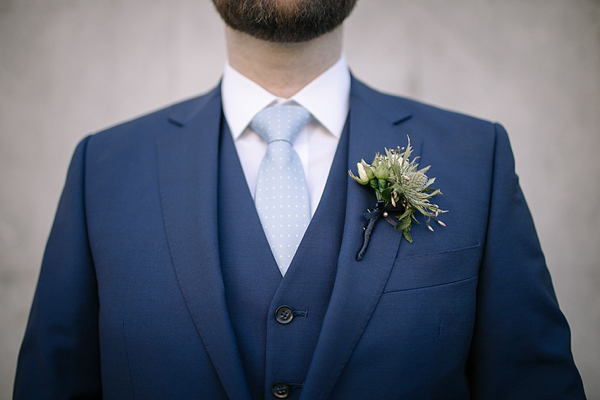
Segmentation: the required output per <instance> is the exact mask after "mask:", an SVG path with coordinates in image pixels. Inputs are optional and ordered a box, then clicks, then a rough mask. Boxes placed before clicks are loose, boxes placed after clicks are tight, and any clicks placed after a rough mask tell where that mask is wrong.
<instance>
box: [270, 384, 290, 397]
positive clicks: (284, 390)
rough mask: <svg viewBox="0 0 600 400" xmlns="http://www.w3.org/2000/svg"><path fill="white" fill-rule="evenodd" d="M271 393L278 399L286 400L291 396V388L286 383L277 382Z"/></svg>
mask: <svg viewBox="0 0 600 400" xmlns="http://www.w3.org/2000/svg"><path fill="white" fill-rule="evenodd" d="M271 392H273V396H275V397H277V398H278V399H285V398H287V397H288V396H289V395H290V387H289V386H288V384H287V383H285V382H275V384H274V385H273V388H272V389H271Z"/></svg>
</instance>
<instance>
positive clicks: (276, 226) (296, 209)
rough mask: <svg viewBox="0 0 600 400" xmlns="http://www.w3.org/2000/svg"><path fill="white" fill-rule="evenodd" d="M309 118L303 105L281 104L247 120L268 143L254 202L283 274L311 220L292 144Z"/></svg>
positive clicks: (259, 172)
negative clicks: (250, 120) (249, 120)
mask: <svg viewBox="0 0 600 400" xmlns="http://www.w3.org/2000/svg"><path fill="white" fill-rule="evenodd" d="M310 118H311V115H310V113H309V112H308V111H307V110H306V109H304V108H303V107H301V106H296V105H284V106H275V107H268V108H265V109H263V110H262V111H260V112H259V113H258V114H256V116H255V117H254V119H253V120H252V122H251V123H250V128H251V129H252V130H253V131H255V132H256V133H258V134H259V135H260V136H261V137H262V138H263V139H264V140H265V141H266V142H267V143H268V146H267V154H265V157H264V158H263V160H262V162H261V164H260V169H259V171H258V180H257V183H256V192H255V195H254V203H255V204H256V210H257V211H258V215H259V216H260V222H261V223H262V226H263V229H264V231H265V235H266V236H267V240H268V241H269V245H270V246H271V251H272V252H273V256H274V257H275V261H276V262H277V265H278V266H279V270H280V271H281V274H282V275H285V273H286V272H287V269H288V268H289V266H290V263H291V262H292V259H293V258H294V254H295V253H296V249H297V248H298V246H299V245H300V241H301V240H302V236H304V232H305V231H306V228H307V226H308V224H309V222H310V200H309V197H308V187H307V185H306V179H305V177H304V170H303V168H302V163H301V162H300V157H298V153H296V150H294V147H293V146H292V142H293V141H294V139H295V138H296V136H297V135H298V133H300V131H301V130H302V129H304V127H305V126H306V124H308V121H310Z"/></svg>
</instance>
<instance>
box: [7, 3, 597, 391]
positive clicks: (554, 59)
mask: <svg viewBox="0 0 600 400" xmlns="http://www.w3.org/2000/svg"><path fill="white" fill-rule="evenodd" d="M222 30H223V27H222V23H221V22H220V20H219V18H218V16H217V14H216V13H215V11H214V10H213V7H212V4H211V3H210V2H209V1H208V0H103V1H97V0H96V1H93V0H0V187H1V189H0V399H7V398H9V397H10V394H11V391H12V380H13V377H14V369H15V362H16V357H17V352H18V348H19V344H20V340H21V338H22V335H23V331H24V329H25V324H26V320H27V315H28V310H29V307H30V303H31V299H32V296H33V291H34V287H35V283H36V279H37V274H38V271H39V264H40V260H41V257H42V251H43V247H44V243H45V240H46V237H47V235H48V232H49V229H50V226H51V223H52V218H53V214H54V211H55V208H56V205H57V202H58V197H59V194H60V191H61V188H62V185H63V183H64V177H65V172H66V168H67V165H68V161H69V158H70V155H71V152H72V151H73V149H74V147H75V145H76V143H77V142H78V141H79V139H80V138H82V136H83V135H85V134H86V133H89V132H94V131H97V130H100V129H102V128H104V127H106V126H109V125H112V124H115V123H117V122H119V121H123V120H125V119H128V118H132V117H134V116H136V115H139V114H142V113H146V112H148V111H150V110H153V109H156V108H159V107H161V106H163V105H166V104H168V103H170V102H174V101H176V100H179V99H182V98H185V97H189V96H192V95H195V94H197V93H200V92H203V91H206V90H208V89H209V88H211V87H212V86H213V85H214V84H215V82H216V81H217V80H218V79H219V76H220V71H221V69H222V65H223V62H224V57H225V49H224V40H223V37H222ZM345 49H346V54H347V57H348V59H349V63H350V65H351V67H352V69H353V72H354V73H355V74H356V75H357V76H358V77H360V78H362V79H363V80H365V81H367V82H368V83H370V84H371V85H372V86H375V87H376V88H378V89H381V90H383V91H387V92H392V93H396V94H402V95H405V96H410V97H414V98H417V99H420V100H423V101H426V102H430V103H434V104H437V105H439V106H442V107H445V108H450V109H454V110H459V111H463V112H468V113H470V114H473V115H477V116H480V117H483V118H486V119H491V120H497V121H500V122H502V123H503V124H504V125H505V126H506V128H507V129H508V132H509V135H510V137H511V140H512V145H513V150H514V153H515V157H516V162H517V172H518V174H519V175H520V178H521V184H522V187H523V190H524V192H525V195H526V197H527V199H528V202H529V205H530V208H531V211H532V213H533V216H534V219H535V222H536V226H537V228H538V232H539V236H540V239H541V242H542V246H543V248H544V251H545V253H546V258H547V261H548V265H549V268H550V270H551V273H552V275H553V279H554V284H555V288H556V292H557V295H558V298H559V302H560V303H561V306H562V308H563V310H564V312H565V314H566V316H567V319H568V320H569V322H570V324H571V327H572V334H573V335H572V341H573V352H574V354H575V359H576V362H577V364H578V366H579V368H580V371H581V373H582V375H583V378H584V382H585V385H586V390H587V393H588V396H589V398H590V399H600V382H599V380H598V379H597V376H598V373H599V371H600V368H599V367H600V333H599V332H600V297H599V296H598V295H597V288H598V285H599V284H600V268H599V267H600V239H599V238H598V232H599V226H600V218H599V213H598V206H597V205H598V197H599V196H600V179H599V171H600V157H599V156H598V152H599V150H600V132H599V131H600V128H599V127H600V1H598V0H503V1H497V0H452V1H449V0H420V1H408V0H387V1H386V0H362V1H359V5H358V7H357V9H356V10H355V12H354V14H353V15H352V16H351V17H350V19H349V21H348V23H347V27H346V46H345Z"/></svg>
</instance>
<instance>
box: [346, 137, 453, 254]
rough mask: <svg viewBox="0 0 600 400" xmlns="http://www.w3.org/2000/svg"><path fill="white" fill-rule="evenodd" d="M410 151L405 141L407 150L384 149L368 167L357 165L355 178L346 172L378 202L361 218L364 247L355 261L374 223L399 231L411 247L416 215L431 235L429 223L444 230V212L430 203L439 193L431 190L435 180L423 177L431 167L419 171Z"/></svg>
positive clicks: (400, 148)
mask: <svg viewBox="0 0 600 400" xmlns="http://www.w3.org/2000/svg"><path fill="white" fill-rule="evenodd" d="M412 151H413V149H412V147H411V145H410V138H408V144H407V145H406V148H404V147H398V148H397V149H391V150H388V149H385V155H382V154H379V153H377V154H376V155H375V159H373V162H372V163H371V164H367V163H366V162H365V160H361V161H360V162H359V163H357V164H356V167H357V169H358V176H355V175H354V174H353V173H352V171H348V173H349V174H350V177H351V178H352V179H354V180H355V181H357V182H358V183H360V184H361V185H368V186H370V187H371V188H373V190H374V191H375V197H376V198H377V202H376V203H375V207H374V209H373V210H370V209H367V212H366V213H365V214H364V215H365V218H366V219H367V220H368V223H367V226H366V227H365V228H364V233H363V234H364V236H363V244H362V247H361V248H360V251H359V252H358V255H357V256H356V260H357V261H360V260H361V259H362V258H363V256H364V255H365V252H366V251H367V246H368V245H369V240H370V238H371V233H373V229H374V228H375V223H376V222H377V221H378V220H379V218H381V217H383V218H384V219H385V220H386V221H387V222H388V223H389V224H390V225H392V226H393V227H394V228H396V229H398V230H401V231H402V235H403V236H404V238H405V239H406V240H407V241H408V242H410V243H412V237H411V235H410V228H411V224H412V223H413V222H416V223H417V224H418V223H419V222H418V221H417V218H416V217H415V212H417V211H418V212H419V213H421V214H422V215H423V216H424V217H425V225H427V228H429V230H430V231H433V228H432V227H431V220H432V219H433V220H434V221H436V222H437V223H438V224H440V225H441V226H446V225H445V224H444V223H443V222H442V221H440V220H439V219H438V216H439V214H441V213H445V212H447V210H442V209H440V208H439V207H438V205H437V204H433V203H431V202H430V201H429V199H431V198H432V197H433V196H435V195H438V194H441V193H442V192H441V191H440V190H439V189H434V188H432V187H431V185H432V184H433V183H434V182H435V178H429V177H427V175H426V174H425V173H426V172H427V171H428V170H429V168H430V167H431V166H427V167H425V168H421V169H419V164H418V163H417V159H418V158H419V157H414V158H413V159H412V160H410V157H411V155H412Z"/></svg>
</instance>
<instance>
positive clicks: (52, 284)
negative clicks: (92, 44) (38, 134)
mask: <svg viewBox="0 0 600 400" xmlns="http://www.w3.org/2000/svg"><path fill="white" fill-rule="evenodd" d="M223 124H224V121H223V116H222V111H221V100H220V89H219V88H218V87H217V88H216V89H214V90H213V91H211V92H210V93H208V94H206V95H204V96H201V97H198V98H195V99H191V100H188V101H186V102H183V103H180V104H177V105H174V106H171V107H168V108H166V109H163V110H160V111H157V112H155V113H152V114H150V115H147V116H145V117H142V118H139V119H136V120H133V121H130V122H127V123H124V124H121V125H118V126H116V127H113V128H110V129H108V130H106V131H104V132H101V133H97V134H95V135H92V136H88V137H86V138H85V139H84V140H83V141H82V142H81V143H80V144H79V146H78V147H77V149H76V150H75V154H74V156H73V160H72V162H71V166H70V168H69V172H68V176H67V182H66V185H65V189H64V191H63V194H62V197H61V201H60V204H59V207H58V211H57V214H56V218H55V222H54V226H53V228H52V231H51V234H50V237H49V240H48V244H47V248H46V252H45V256H44V260H43V264H42V269H41V272H40V278H39V282H38V286H37V290H36V294H35V299H34V302H33V306H32V310H31V314H30V319H29V323H28V327H27V331H26V334H25V338H24V341H23V345H22V348H21V352H20V356H19V365H18V369H17V376H16V381H15V392H14V396H15V398H17V399H29V398H76V397H86V398H100V397H104V398H107V399H134V398H137V399H184V398H185V399H192V398H203V399H225V398H229V399H251V398H262V397H263V396H264V398H272V394H271V393H270V392H269V388H270V386H271V385H272V384H273V383H274V382H272V381H271V380H274V379H288V378H287V377H286V376H283V377H279V376H276V374H277V371H276V369H277V368H274V367H273V368H271V366H272V365H282V364H283V363H285V360H286V357H285V353H281V351H272V349H273V348H271V347H269V346H271V345H274V346H275V347H277V348H282V349H290V350H289V352H290V353H289V360H299V361H297V362H296V364H297V365H298V366H299V367H298V368H297V369H294V368H293V367H290V368H289V369H288V370H287V371H283V372H284V373H285V374H288V375H289V376H290V378H289V379H292V378H293V379H298V380H299V382H288V383H294V384H298V387H296V388H295V389H293V392H292V393H293V396H294V398H299V399H311V400H318V399H371V398H385V399H417V398H418V399H466V398H474V399H502V400H505V399H551V398H560V399H582V398H584V393H583V387H582V384H581V379H580V377H579V374H578V372H577V369H576V367H575V365H574V363H573V358H572V355H571V350H570V333H569V328H568V325H567V323H566V321H565V318H564V316H563V315H562V313H561V312H560V310H559V308H558V305H557V301H556V297H555V295H554V291H553V289H552V284H551V280H550V276H549V274H548V271H547V268H546V265H545V261H544V257H543V254H542V252H541V249H540V246H539V243H538V240H537V237H536V234H535V229H534V226H533V222H532V219H531V216H530V213H529V211H528V208H527V205H526V203H525V200H524V198H523V195H522V192H521V190H520V188H519V185H518V179H517V176H516V175H515V172H514V160H513V156H512V152H511V149H510V145H509V141H508V137H507V135H506V132H505V131H504V129H503V128H502V127H501V126H500V125H497V124H493V123H490V122H486V121H482V120H479V119H476V118H472V117H468V116H465V115H460V114H456V113H452V112H448V111H444V110H440V109H437V108H434V107H431V106H428V105H424V104H421V103H418V102H414V101H411V100H408V99H404V98H399V97H394V96H388V95H385V94H381V93H379V92H376V91H374V90H372V89H370V88H368V87H367V86H365V85H364V84H362V83H361V82H359V81H357V80H356V79H354V78H353V80H352V86H351V98H350V112H349V116H348V121H347V122H346V125H347V126H346V128H345V133H344V135H346V136H347V137H346V138H345V139H344V137H343V138H342V139H343V140H347V151H346V154H343V158H344V163H346V167H345V168H341V167H339V168H337V167H336V168H332V172H333V173H334V174H335V176H330V177H329V181H328V184H327V185H328V186H329V185H330V183H331V184H336V185H338V186H336V187H338V188H341V189H338V190H336V192H335V193H330V194H329V195H327V196H326V195H325V194H324V197H323V199H322V201H321V204H320V205H319V209H318V210H317V212H316V213H315V217H314V218H313V220H312V221H311V225H309V227H308V229H307V235H309V233H310V232H311V230H315V231H321V230H322V231H323V232H330V233H328V235H327V236H324V237H322V238H320V239H321V240H322V241H329V242H331V243H330V244H329V245H328V246H327V247H328V248H327V249H326V250H325V251H326V254H323V251H324V250H323V248H322V247H321V246H316V247H314V248H311V246H306V248H305V249H304V250H302V253H300V252H299V253H298V254H297V256H302V257H303V258H302V259H301V258H298V260H294V261H292V265H291V266H290V270H289V271H288V274H286V277H285V278H284V279H282V280H281V281H280V282H279V283H278V281H277V277H276V276H275V275H274V273H275V272H276V270H274V268H275V266H274V265H273V264H272V263H271V262H272V261H268V260H269V257H268V256H267V254H266V252H262V253H261V255H258V256H257V257H259V258H260V257H262V259H264V260H265V265H264V267H265V269H266V270H265V271H261V272H260V273H257V274H247V272H246V271H244V270H242V269H240V268H239V267H240V265H236V263H237V262H238V261H239V262H244V263H246V265H248V266H249V267H250V268H259V267H260V265H252V262H253V261H252V259H249V260H247V261H243V260H244V259H245V258H244V256H245V253H244V249H246V250H247V249H248V248H249V247H253V248H255V249H260V248H261V246H262V247H263V248H264V244H265V241H266V239H265V238H264V234H262V235H263V237H261V236H260V235H261V232H260V230H257V229H256V224H255V223H256V221H257V219H258V216H257V215H256V214H255V213H256V211H255V210H253V209H252V208H251V207H248V206H247V201H248V200H249V199H248V196H249V194H248V193H247V187H246V188H244V187H243V184H242V183H241V178H240V171H239V169H238V168H239V166H235V165H234V164H231V165H229V164H228V165H229V166H228V167H227V168H233V169H232V171H235V170H237V175H238V177H237V178H236V179H234V180H233V181H232V182H233V184H234V185H236V186H241V187H240V188H239V191H240V193H241V195H240V196H241V199H242V200H243V201H245V202H246V204H245V205H244V206H243V208H244V210H246V212H244V213H240V212H237V211H238V210H237V209H236V207H235V202H232V201H231V198H230V197H231V196H233V195H234V194H235V193H237V190H236V187H226V188H225V187H223V185H225V184H227V183H228V178H225V177H223V176H221V175H220V174H222V172H223V170H225V167H224V166H223V162H224V160H223V154H224V153H223V151H225V150H224V149H223V148H222V145H223V143H222V141H221V140H220V138H222V137H223V135H222V134H221V133H222V132H223V131H225V128H224V127H223ZM407 135H409V136H410V140H411V144H412V145H413V147H414V154H415V155H418V156H420V159H419V162H420V164H421V165H422V166H426V165H430V164H431V165H432V168H431V169H430V172H429V173H430V175H432V176H435V177H436V178H437V180H436V186H437V187H439V188H441V189H442V192H443V196H441V197H439V198H436V202H437V203H438V204H439V205H440V207H441V208H442V209H447V210H449V212H448V213H447V214H444V216H443V220H444V222H445V223H446V225H447V226H446V227H445V228H442V227H440V228H439V229H436V231H435V232H430V231H428V230H427V229H426V227H425V226H424V224H421V225H416V226H414V227H413V229H412V231H411V234H412V236H413V240H414V241H413V243H408V242H406V241H405V240H403V239H402V234H401V232H399V231H397V230H394V229H393V228H392V227H391V226H390V225H389V224H387V223H385V222H384V221H380V222H379V223H378V225H377V226H376V228H375V230H374V232H373V235H372V237H371V243H370V245H369V248H368V250H367V253H366V255H365V257H364V258H363V259H362V260H361V261H356V253H357V252H358V250H359V248H360V246H361V243H362V231H363V227H364V225H365V218H364V216H363V213H364V212H365V210H366V209H367V208H369V207H373V205H374V203H375V198H374V194H373V192H372V190H370V189H369V188H368V187H365V186H361V185H359V184H357V183H356V182H354V181H353V180H351V179H350V178H348V176H347V175H346V173H347V172H346V171H347V170H348V169H350V168H353V169H354V168H355V163H356V162H357V161H359V160H360V159H365V160H370V159H372V157H373V156H374V154H375V153H376V152H382V151H383V149H384V148H385V147H387V148H395V147H396V146H405V145H406V142H407ZM343 140H341V141H340V143H343ZM230 145H231V143H230ZM339 150H340V149H338V152H339ZM220 154H221V157H220V156H219V155H220ZM227 154H228V157H227V158H233V160H231V162H232V163H235V162H239V161H237V160H235V157H234V156H233V154H234V153H233V151H232V150H231V148H230V149H229V150H228V153H227ZM220 158H221V159H220ZM336 158H337V159H339V157H338V155H336ZM336 161H339V160H336ZM336 161H334V165H335V164H336ZM339 175H343V177H340V176H339ZM336 182H337V183H336ZM339 182H342V183H341V185H340V184H339ZM327 190H328V188H327V187H326V189H325V193H327ZM227 193H230V194H227ZM232 193H233V194H232ZM220 195H221V196H225V195H227V198H219V196H220ZM244 198H245V200H244ZM224 206H227V207H226V209H224V208H223V207H224ZM321 207H322V208H321ZM319 213H321V214H322V215H320V216H319ZM328 213H331V215H329V214H328ZM252 221H254V223H252ZM319 221H320V223H319V225H317V222H319ZM238 231H239V232H246V231H248V232H252V234H251V235H247V236H248V237H245V238H244V239H243V240H246V241H247V243H244V244H243V245H239V246H238V245H236V242H235V240H234V239H235V238H236V236H239V232H238ZM307 238H309V236H307ZM223 241H226V243H227V244H228V245H227V247H226V248H225V247H223V245H224V243H225V242H223ZM261 243H262V244H261ZM255 244H256V246H254V245H255ZM240 260H241V261H240ZM313 260H315V262H317V260H325V262H326V264H327V265H325V266H324V267H323V268H324V269H323V274H324V277H322V279H323V281H322V282H319V283H316V285H317V286H318V287H319V288H320V289H321V290H320V291H319V293H318V294H314V293H312V292H311V290H313V287H312V285H311V283H310V280H307V279H306V277H303V276H302V274H303V271H302V268H303V267H305V268H306V274H307V276H312V275H311V274H315V273H316V272H315V269H314V268H312V267H311V265H310V264H311V263H312V262H313ZM236 268H238V269H237V270H235V269H236ZM269 271H270V272H269ZM317 272H318V271H317ZM243 274H246V275H243ZM328 274H331V275H328ZM288 275H289V276H290V279H288ZM294 276H295V278H294ZM328 276H330V277H329V278H328ZM292 278H294V279H292ZM241 279H245V280H247V282H242V283H240V280H241ZM286 279H287V281H286ZM238 284H239V285H238ZM286 284H289V285H290V286H289V289H290V290H287V289H286V286H285V285H286ZM236 285H238V286H240V287H243V288H244V290H245V291H246V292H244V293H242V292H235V291H233V292H232V290H235V288H236V287H237V286H236ZM265 288H266V289H265ZM292 288H293V291H291V289H292ZM265 290H266V291H270V293H273V291H275V294H274V295H273V298H272V299H269V296H270V294H269V295H268V296H265V294H264V293H261V291H265ZM240 296H241V297H240ZM244 296H248V297H246V298H244ZM277 296H280V298H279V299H280V300H281V302H283V301H288V299H290V300H294V304H290V305H291V306H292V307H298V308H299V309H300V311H302V310H304V308H303V307H304V304H308V302H311V301H315V302H316V303H318V304H316V303H315V304H316V305H315V306H314V307H315V308H316V310H317V312H316V314H317V315H316V316H315V317H316V319H320V320H321V321H318V323H315V324H312V322H313V321H312V320H310V318H311V317H312V314H311V310H308V318H304V317H301V316H300V317H298V318H295V319H294V320H293V321H292V322H291V323H290V324H288V325H286V326H277V325H273V324H274V322H273V320H272V318H273V315H272V314H271V313H272V311H273V308H274V307H275V306H277V305H279V304H282V303H280V302H278V301H277V299H276V297H277ZM315 296H317V297H319V299H317V298H316V297H315ZM250 298H256V299H257V302H258V303H260V305H261V306H260V307H259V308H260V309H255V308H252V307H251V304H252V303H251V302H246V300H247V299H250ZM269 300H271V301H270V302H269ZM303 302H306V303H303ZM267 303H268V307H267ZM310 307H313V306H310ZM246 312H247V313H248V315H245V313H246ZM249 323H252V324H257V326H256V327H254V326H253V327H247V326H245V325H246V324H249ZM305 323H306V324H305ZM303 325H306V326H309V328H308V330H309V331H307V332H306V337H307V338H309V339H308V344H307V345H306V346H303V345H302V344H298V343H295V342H286V338H287V340H297V339H298V338H301V337H302V335H301V331H302V326H303ZM286 327H288V328H290V330H288V331H286V330H285V328H286ZM245 333H249V334H252V335H258V337H247V336H246V334H245ZM253 343H257V344H253ZM286 343H288V344H289V346H285V344H286ZM262 346H265V347H262ZM257 349H258V350H257ZM263 349H265V350H264V351H263ZM270 349H271V350H270ZM307 349H309V350H308V351H309V354H308V355H307V354H299V352H302V351H306V350H307ZM252 366H258V368H259V370H258V371H254V370H252ZM263 368H264V369H263ZM282 368H283V367H282ZM262 379H264V380H265V381H264V382H261V380H262ZM249 381H250V382H249Z"/></svg>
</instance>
